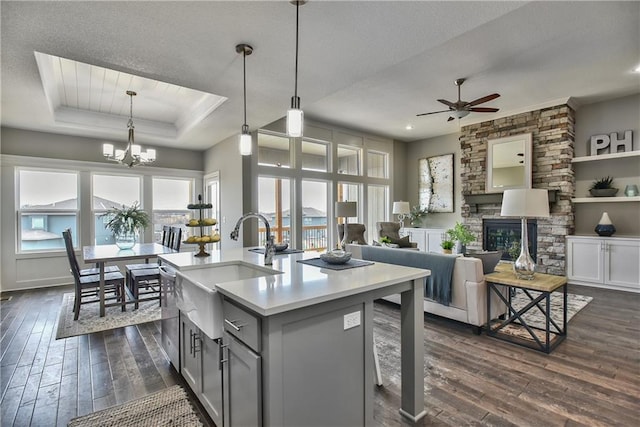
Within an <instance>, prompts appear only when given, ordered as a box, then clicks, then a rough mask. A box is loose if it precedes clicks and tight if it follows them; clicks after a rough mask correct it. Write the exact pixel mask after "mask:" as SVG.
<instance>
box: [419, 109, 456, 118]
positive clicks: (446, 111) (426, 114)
mask: <svg viewBox="0 0 640 427" xmlns="http://www.w3.org/2000/svg"><path fill="white" fill-rule="evenodd" d="M450 111H451V110H442V111H432V112H430V113H421V114H416V117H419V116H428V115H429V114H438V113H448V112H450Z"/></svg>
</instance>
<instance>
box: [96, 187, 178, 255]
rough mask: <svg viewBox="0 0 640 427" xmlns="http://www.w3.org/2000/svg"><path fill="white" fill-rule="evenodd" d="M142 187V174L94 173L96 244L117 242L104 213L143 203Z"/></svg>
mask: <svg viewBox="0 0 640 427" xmlns="http://www.w3.org/2000/svg"><path fill="white" fill-rule="evenodd" d="M141 188H142V177H140V176H132V175H97V174H96V175H93V182H92V194H93V217H94V233H95V242H96V245H110V244H114V243H115V240H114V238H113V233H111V231H110V230H108V229H107V228H105V224H106V222H107V221H106V218H105V217H104V214H105V213H106V212H107V211H108V210H109V209H111V208H113V207H122V205H125V206H131V205H133V204H134V203H136V202H138V203H140V204H141V201H142V190H141ZM185 206H186V205H185ZM143 208H144V206H143Z"/></svg>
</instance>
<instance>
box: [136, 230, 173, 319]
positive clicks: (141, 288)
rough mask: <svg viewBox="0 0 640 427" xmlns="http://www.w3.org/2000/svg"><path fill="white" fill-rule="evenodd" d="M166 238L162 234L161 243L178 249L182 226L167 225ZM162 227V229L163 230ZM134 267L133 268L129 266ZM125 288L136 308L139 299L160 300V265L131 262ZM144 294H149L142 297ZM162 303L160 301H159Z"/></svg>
mask: <svg viewBox="0 0 640 427" xmlns="http://www.w3.org/2000/svg"><path fill="white" fill-rule="evenodd" d="M164 228H169V229H168V231H167V232H166V236H167V237H166V239H165V238H164V234H163V244H164V245H165V246H167V247H169V248H171V249H174V250H176V251H179V250H180V244H181V242H182V240H181V238H182V228H180V227H178V226H172V227H168V226H165V227H164ZM164 228H163V230H164ZM130 267H134V268H130ZM127 288H128V289H129V292H130V293H131V295H132V299H133V301H134V307H135V308H136V309H137V308H138V307H139V305H140V304H139V303H140V302H141V301H147V300H154V299H158V300H160V266H159V265H158V263H148V264H132V265H131V266H129V265H128V266H127ZM144 295H150V296H149V297H146V298H143V297H142V296H144ZM159 303H160V304H162V302H161V301H159Z"/></svg>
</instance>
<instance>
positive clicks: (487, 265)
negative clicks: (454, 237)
mask: <svg viewBox="0 0 640 427" xmlns="http://www.w3.org/2000/svg"><path fill="white" fill-rule="evenodd" d="M465 256H467V257H473V258H478V259H480V261H482V273H483V274H489V273H493V272H494V270H495V269H496V265H498V262H500V259H502V251H482V252H469V253H466V254H465Z"/></svg>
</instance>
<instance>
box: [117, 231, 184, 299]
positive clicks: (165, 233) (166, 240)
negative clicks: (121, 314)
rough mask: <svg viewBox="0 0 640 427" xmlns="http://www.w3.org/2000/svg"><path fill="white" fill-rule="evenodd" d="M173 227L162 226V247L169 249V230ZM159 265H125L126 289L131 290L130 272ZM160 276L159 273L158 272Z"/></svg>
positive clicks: (148, 263)
mask: <svg viewBox="0 0 640 427" xmlns="http://www.w3.org/2000/svg"><path fill="white" fill-rule="evenodd" d="M172 228H173V227H171V226H169V225H163V226H162V239H161V240H160V242H161V243H162V246H166V247H171V229H172ZM159 266H160V265H159V264H158V263H157V262H143V263H139V264H127V265H125V275H126V279H127V287H128V288H129V289H131V283H130V282H131V272H132V271H133V270H147V269H150V268H158V267H159ZM158 274H160V272H158Z"/></svg>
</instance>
